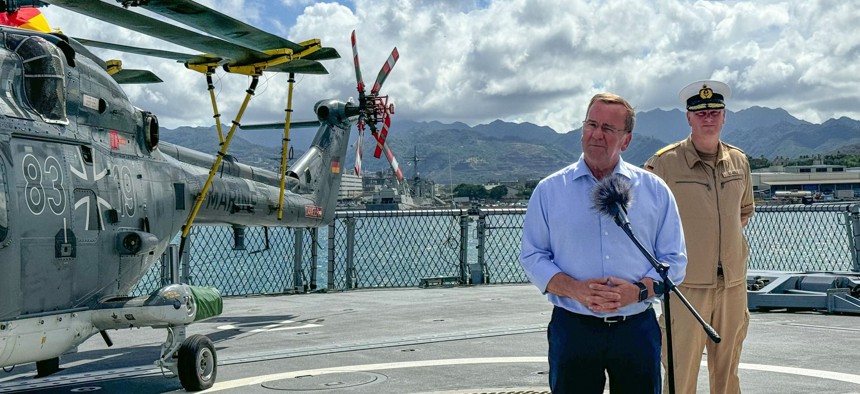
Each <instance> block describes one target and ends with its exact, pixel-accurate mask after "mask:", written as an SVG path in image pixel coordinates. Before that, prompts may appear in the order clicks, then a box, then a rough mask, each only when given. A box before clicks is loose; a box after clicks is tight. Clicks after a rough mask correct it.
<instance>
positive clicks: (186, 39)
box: [46, 0, 321, 71]
mask: <svg viewBox="0 0 860 394" xmlns="http://www.w3.org/2000/svg"><path fill="white" fill-rule="evenodd" d="M46 2H47V3H49V4H52V5H56V6H58V7H62V8H66V9H68V10H71V11H74V12H77V13H79V14H82V15H87V16H90V17H93V18H96V19H99V20H102V21H105V22H108V23H111V24H114V25H117V26H121V27H124V28H127V29H131V30H134V31H138V32H141V33H144V34H147V35H149V36H152V37H155V38H159V39H162V40H165V41H168V42H171V43H173V44H176V45H180V46H184V47H186V48H191V49H194V50H196V51H200V52H202V53H206V54H216V55H217V56H218V57H222V58H224V59H227V62H226V63H227V65H229V66H231V67H235V66H243V65H253V64H259V63H262V62H264V61H266V60H269V59H272V58H275V57H277V56H274V55H269V54H266V53H263V52H260V51H257V50H254V49H250V48H246V47H243V46H241V45H238V44H234V43H232V42H229V41H225V40H222V39H219V38H215V37H211V36H206V35H203V34H200V33H197V32H193V31H191V30H187V29H184V28H181V27H179V26H175V25H172V24H169V23H166V22H162V21H159V20H157V19H153V18H150V17H147V16H145V15H142V14H138V13H136V12H132V11H129V10H126V9H123V8H121V7H118V6H113V5H110V4H107V3H103V2H101V1H99V0H46ZM320 66H321V65H320ZM286 68H288V67H282V68H281V71H283V70H284V69H286Z"/></svg>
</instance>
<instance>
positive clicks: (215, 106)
mask: <svg viewBox="0 0 860 394" xmlns="http://www.w3.org/2000/svg"><path fill="white" fill-rule="evenodd" d="M214 71H215V68H214V67H210V68H209V69H208V70H207V71H206V85H207V86H208V87H209V99H210V100H212V112H214V113H215V115H213V116H212V117H213V118H215V127H216V128H217V129H218V143H219V144H223V143H224V134H223V133H222V132H221V114H220V113H219V112H218V103H217V102H215V85H213V84H212V73H213V72H214Z"/></svg>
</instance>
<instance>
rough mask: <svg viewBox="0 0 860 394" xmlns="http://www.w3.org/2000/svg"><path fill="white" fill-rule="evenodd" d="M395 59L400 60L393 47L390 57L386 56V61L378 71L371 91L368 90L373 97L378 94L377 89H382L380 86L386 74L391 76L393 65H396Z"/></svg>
mask: <svg viewBox="0 0 860 394" xmlns="http://www.w3.org/2000/svg"><path fill="white" fill-rule="evenodd" d="M397 59H400V54H399V53H397V47H395V48H394V49H393V50H392V51H391V55H390V56H388V60H387V61H386V62H385V64H383V65H382V69H381V70H379V74H378V75H377V76H376V82H375V83H374V84H373V89H370V94H372V95H375V94H378V93H379V89H382V84H383V83H385V79H386V78H388V74H391V70H392V69H393V68H394V64H395V63H397Z"/></svg>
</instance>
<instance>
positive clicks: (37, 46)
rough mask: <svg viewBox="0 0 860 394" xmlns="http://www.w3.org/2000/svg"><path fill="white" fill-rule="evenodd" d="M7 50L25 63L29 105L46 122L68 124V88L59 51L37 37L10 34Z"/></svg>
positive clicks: (7, 39) (25, 83)
mask: <svg viewBox="0 0 860 394" xmlns="http://www.w3.org/2000/svg"><path fill="white" fill-rule="evenodd" d="M6 47H7V48H9V50H12V51H15V53H17V54H18V56H20V57H21V60H22V61H23V63H24V92H25V94H26V96H27V101H28V102H29V103H30V106H31V107H33V109H34V110H36V112H38V113H39V115H41V116H42V118H44V120H45V121H47V122H53V123H66V86H65V79H64V78H63V74H64V72H63V60H62V57H61V55H62V54H61V53H60V51H59V49H58V48H57V47H56V46H55V45H53V44H51V43H50V42H48V41H47V40H45V39H44V38H42V37H38V36H22V35H17V34H9V35H8V36H7V37H6Z"/></svg>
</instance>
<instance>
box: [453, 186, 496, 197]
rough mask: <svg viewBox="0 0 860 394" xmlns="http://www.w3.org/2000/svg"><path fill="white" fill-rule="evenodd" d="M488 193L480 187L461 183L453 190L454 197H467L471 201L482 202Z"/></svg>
mask: <svg viewBox="0 0 860 394" xmlns="http://www.w3.org/2000/svg"><path fill="white" fill-rule="evenodd" d="M488 195H489V193H488V192H487V189H485V188H484V187H483V186H481V185H470V184H465V183H461V184H459V185H457V187H455V188H454V197H469V198H470V199H472V200H483V199H485V198H487V196H488Z"/></svg>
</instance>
